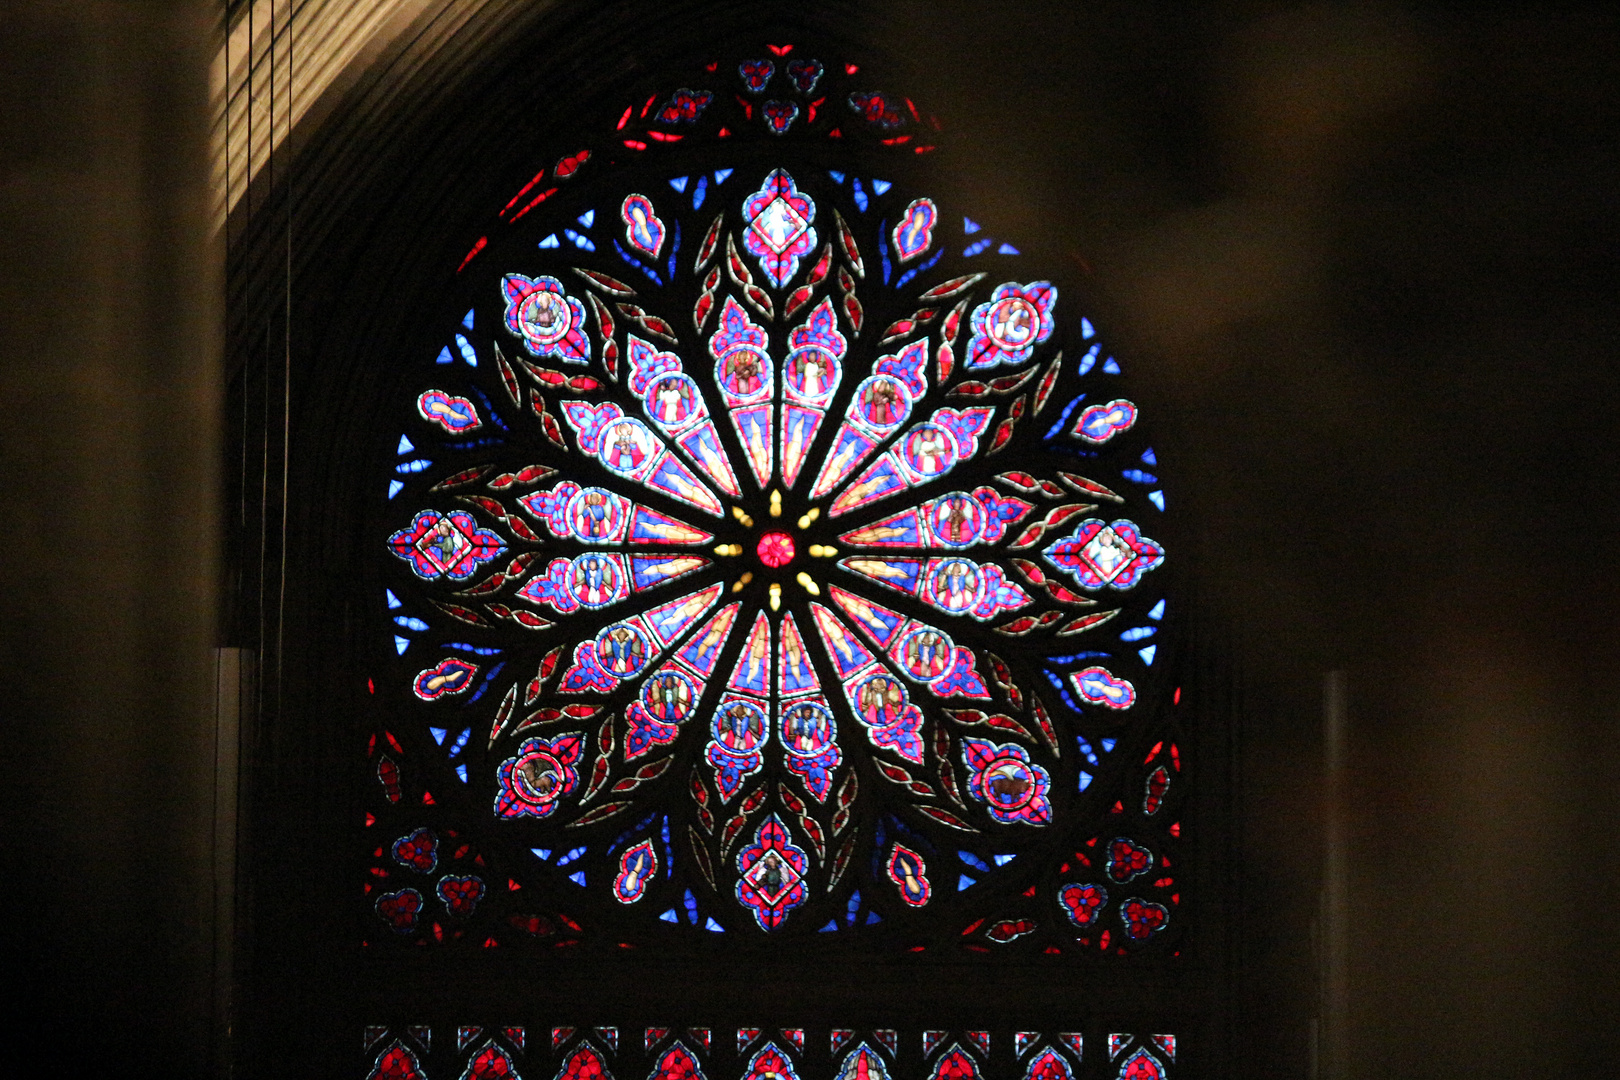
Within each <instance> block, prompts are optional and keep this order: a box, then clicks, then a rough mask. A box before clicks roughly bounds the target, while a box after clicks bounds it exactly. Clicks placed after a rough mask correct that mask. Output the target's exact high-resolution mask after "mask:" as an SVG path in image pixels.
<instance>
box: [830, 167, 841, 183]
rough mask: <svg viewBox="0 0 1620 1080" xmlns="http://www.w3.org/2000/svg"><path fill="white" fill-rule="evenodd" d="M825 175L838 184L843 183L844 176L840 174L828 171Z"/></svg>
mask: <svg viewBox="0 0 1620 1080" xmlns="http://www.w3.org/2000/svg"><path fill="white" fill-rule="evenodd" d="M827 175H828V176H830V177H832V178H833V179H834V180H836V181H838V182H839V183H840V184H842V183H843V182H844V174H843V173H841V172H833V171H832V170H831V169H828V170H827Z"/></svg>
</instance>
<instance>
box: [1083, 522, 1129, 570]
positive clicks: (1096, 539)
mask: <svg viewBox="0 0 1620 1080" xmlns="http://www.w3.org/2000/svg"><path fill="white" fill-rule="evenodd" d="M1080 554H1081V556H1082V557H1083V558H1084V559H1085V560H1086V562H1088V563H1090V564H1091V568H1092V569H1093V570H1095V571H1097V574H1098V576H1099V577H1101V578H1102V579H1103V580H1104V581H1113V580H1114V579H1115V578H1116V577H1118V576H1119V575H1120V574H1121V573H1123V572H1124V571H1125V568H1126V567H1127V566H1129V565H1131V560H1133V559H1135V558H1136V552H1135V551H1133V550H1131V546H1130V545H1129V544H1127V543H1126V542H1125V538H1124V537H1122V536H1120V535H1119V533H1117V532H1115V531H1114V529H1113V526H1109V527H1107V528H1105V529H1103V530H1102V531H1101V532H1099V533H1098V534H1097V535H1096V536H1093V537H1092V538H1091V541H1090V543H1088V544H1086V546H1085V547H1084V548H1082V549H1081V550H1080Z"/></svg>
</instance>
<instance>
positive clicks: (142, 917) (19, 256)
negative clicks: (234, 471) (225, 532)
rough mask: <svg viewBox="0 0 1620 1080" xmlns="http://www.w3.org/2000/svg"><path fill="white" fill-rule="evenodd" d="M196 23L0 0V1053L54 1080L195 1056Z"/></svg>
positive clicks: (136, 1)
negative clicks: (43, 1064)
mask: <svg viewBox="0 0 1620 1080" xmlns="http://www.w3.org/2000/svg"><path fill="white" fill-rule="evenodd" d="M213 17H214V13H213V12H212V10H211V8H210V7H209V6H208V5H206V4H204V3H202V2H201V0H126V2H103V3H95V4H83V3H69V2H45V0H38V2H33V3H28V2H19V3H12V4H8V5H6V7H5V8H4V10H3V11H0V402H3V403H4V406H5V409H6V411H7V414H8V415H7V417H6V421H5V424H4V428H3V429H0V504H3V514H0V520H3V521H4V522H5V525H4V533H5V536H6V537H7V540H6V543H5V545H4V547H5V552H4V555H3V557H0V671H3V672H4V678H5V679H6V680H7V683H8V685H7V686H5V688H4V690H3V692H0V700H3V701H4V702H5V704H4V706H3V714H4V726H3V735H0V740H3V741H0V770H3V773H4V776H3V779H0V792H3V795H0V799H3V800H4V810H3V821H4V826H3V829H0V832H3V834H4V837H5V840H4V844H5V851H4V863H3V865H4V867H5V876H6V880H7V887H6V889H5V891H4V895H5V900H4V905H5V911H4V917H3V922H4V924H5V927H6V929H5V933H6V936H7V940H6V942H5V946H4V948H5V961H4V964H5V971H6V975H5V982H6V984H7V986H8V988H9V989H10V990H11V992H12V993H11V995H10V997H11V1000H12V1002H13V1005H12V1006H8V1012H10V1013H11V1015H9V1016H8V1021H10V1024H8V1027H9V1026H11V1025H12V1024H14V1025H15V1027H14V1028H13V1031H14V1032H15V1034H14V1036H13V1037H12V1038H8V1040H7V1044H8V1045H7V1048H6V1050H5V1052H4V1057H5V1058H6V1059H7V1060H8V1063H9V1064H14V1063H16V1062H17V1061H18V1059H19V1057H30V1056H34V1055H44V1054H49V1056H50V1060H52V1061H54V1062H55V1063H56V1066H57V1067H56V1069H55V1070H53V1071H59V1072H60V1074H61V1075H74V1074H89V1073H92V1072H96V1071H103V1070H105V1071H109V1072H115V1073H118V1074H120V1075H127V1076H145V1075H152V1074H157V1073H159V1072H161V1074H162V1075H166V1076H176V1077H184V1076H193V1075H202V1074H204V1072H205V1071H206V1070H207V1062H208V1055H209V1042H210V1040H209V1030H208V1018H209V1015H210V1001H211V998H210V987H209V976H210V972H211V969H212V959H211V957H210V948H211V945H212V940H213V936H212V931H211V920H212V912H213V906H214V900H213V896H212V889H213V868H212V858H213V846H212V830H213V826H214V822H213V812H214V808H213V798H214V792H213V771H214V758H215V746H214V719H213V715H212V704H213V701H212V699H213V666H212V658H211V656H210V647H211V646H212V644H213V641H212V637H213V621H214V604H215V547H216V538H215V527H216V526H215V522H216V508H215V504H216V501H217V498H216V490H215V489H216V482H217V479H216V474H217V468H216V461H215V459H216V454H217V441H218V437H217V428H218V423H217V416H216V413H217V402H216V399H217V390H216V383H217V377H218V376H217V371H218V355H219V341H220V332H219V327H218V299H217V295H216V294H217V261H218V260H217V259H216V258H215V257H214V254H213V252H212V250H211V248H210V244H209V240H208V232H209V228H208V222H207V210H208V204H209V202H208V160H207V132H208V85H207V78H208V61H209V49H210V42H211V39H212V36H213V25H212V19H213ZM19 1004H20V1005H21V1006H22V1010H21V1013H20V1014H19V1013H18V1012H17V1011H15V1010H16V1009H17V1006H18V1005H19ZM19 1049H21V1050H23V1053H22V1054H21V1055H19Z"/></svg>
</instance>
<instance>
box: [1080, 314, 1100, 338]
mask: <svg viewBox="0 0 1620 1080" xmlns="http://www.w3.org/2000/svg"><path fill="white" fill-rule="evenodd" d="M1096 332H1097V331H1096V330H1094V329H1092V326H1091V320H1090V319H1085V318H1082V319H1081V320H1080V336H1081V337H1083V338H1085V339H1086V340H1087V341H1089V340H1091V337H1092V335H1094V334H1095V333H1096Z"/></svg>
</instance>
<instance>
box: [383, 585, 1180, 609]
mask: <svg viewBox="0 0 1620 1080" xmlns="http://www.w3.org/2000/svg"><path fill="white" fill-rule="evenodd" d="M383 595H385V596H387V597H388V609H389V610H390V611H392V610H393V609H394V608H397V607H399V606H400V605H399V597H397V596H395V595H394V590H393V589H384V590H383ZM1159 606H1160V607H1163V606H1164V602H1163V601H1162V600H1161V601H1160V602H1159Z"/></svg>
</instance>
